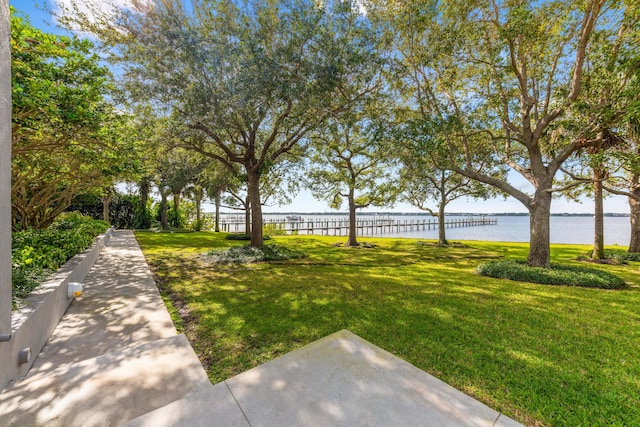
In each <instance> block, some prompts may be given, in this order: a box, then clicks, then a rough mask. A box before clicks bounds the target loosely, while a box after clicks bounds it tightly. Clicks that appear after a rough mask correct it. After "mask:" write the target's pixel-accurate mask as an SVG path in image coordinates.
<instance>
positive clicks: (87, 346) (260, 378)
mask: <svg viewBox="0 0 640 427" xmlns="http://www.w3.org/2000/svg"><path fill="white" fill-rule="evenodd" d="M84 287H85V292H84V293H83V295H82V296H81V297H79V298H78V299H77V300H76V301H74V302H73V303H72V304H71V306H70V307H69V310H68V311H67V313H66V314H65V315H64V316H63V318H62V320H61V321H60V323H59V325H58V327H57V329H56V330H55V331H54V334H53V336H52V337H51V339H50V340H49V343H48V344H47V345H46V346H45V348H44V349H43V351H42V352H41V354H40V356H39V358H38V360H37V361H36V363H35V364H34V366H33V368H32V369H31V371H30V372H29V374H28V375H27V376H26V377H25V378H24V379H22V380H20V381H17V382H16V383H14V384H13V385H11V386H9V387H7V388H6V389H5V390H3V391H2V393H1V394H0V424H1V425H3V426H5V425H7V426H117V425H126V426H130V427H133V426H154V427H156V426H254V427H255V426H364V425H366V426H385V427H386V426H418V425H420V426H516V425H520V424H518V423H516V422H515V421H513V420H511V419H510V418H507V417H505V416H503V415H501V414H499V413H498V412H496V411H494V410H492V409H490V408H489V407H487V406H485V405H483V404H481V403H480V402H478V401H476V400H474V399H472V398H471V397H469V396H467V395H465V394H463V393H461V392H459V391H457V390H455V389H453V388H452V387H450V386H448V385H447V384H445V383H443V382H441V381H439V380H437V379H436V378H434V377H433V376H431V375H428V374H427V373H425V372H423V371H421V370H419V369H418V368H416V367H414V366H412V365H410V364H408V363H406V362H404V361H402V360H400V359H398V358H397V357H395V356H393V355H391V354H390V353H388V352H386V351H384V350H382V349H380V348H378V347H376V346H374V345H373V344H371V343H369V342H367V341H364V340H363V339H361V338H360V337H358V336H356V335H354V334H352V333H350V332H349V331H339V332H337V333H335V334H332V335H330V336H328V337H325V338H323V339H321V340H318V341H316V342H314V343H311V344H309V345H307V346H305V347H303V348H301V349H298V350H296V351H293V352H291V353H289V354H287V355H285V356H283V357H280V358H278V359H275V360H273V361H271V362H269V363H266V364H264V365H262V366H258V367H256V368H254V369H251V370H249V371H247V372H244V373H242V374H240V375H237V376H235V377H233V378H230V379H228V380H226V381H223V382H221V383H218V384H216V385H212V384H211V383H210V382H209V380H208V378H207V376H206V373H205V372H204V369H203V368H202V366H201V365H200V363H199V361H198V358H197V357H196V355H195V353H194V351H193V349H192V348H191V346H190V345H189V343H188V341H187V340H186V338H185V337H184V336H183V335H178V334H177V332H176V330H175V328H174V326H173V324H172V322H171V319H170V317H169V314H168V313H167V311H166V309H165V307H164V304H163V302H162V300H161V298H160V295H159V293H158V290H157V288H156V286H155V283H154V281H153V278H152V276H151V273H150V271H149V268H148V266H147V264H146V262H145V260H144V257H143V255H142V252H141V251H140V249H139V247H138V244H137V242H136V240H135V238H134V236H133V233H131V232H130V231H118V232H116V233H114V235H113V236H112V238H111V240H110V242H109V244H108V246H107V247H106V248H105V250H104V253H103V254H102V256H101V258H100V259H99V260H98V262H97V263H96V264H95V266H94V268H93V269H92V271H91V273H90V275H89V276H88V277H87V279H86V280H85V283H84Z"/></svg>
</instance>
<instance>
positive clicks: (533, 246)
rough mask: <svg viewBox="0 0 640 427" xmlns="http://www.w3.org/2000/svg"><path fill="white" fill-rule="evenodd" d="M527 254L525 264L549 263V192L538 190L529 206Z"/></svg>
mask: <svg viewBox="0 0 640 427" xmlns="http://www.w3.org/2000/svg"><path fill="white" fill-rule="evenodd" d="M529 215H530V216H529V221H530V222H529V229H530V235H529V236H530V237H529V255H528V256H527V265H528V266H530V267H545V268H548V267H549V266H550V265H551V251H550V248H549V242H550V238H549V234H550V229H549V216H550V215H551V193H549V192H545V191H542V190H538V191H537V192H536V196H535V198H534V199H533V201H532V202H531V204H530V206H529Z"/></svg>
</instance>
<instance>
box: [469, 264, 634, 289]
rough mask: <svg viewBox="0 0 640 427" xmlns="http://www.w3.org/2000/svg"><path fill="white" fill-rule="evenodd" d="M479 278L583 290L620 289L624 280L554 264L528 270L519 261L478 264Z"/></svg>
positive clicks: (608, 274) (605, 273)
mask: <svg viewBox="0 0 640 427" xmlns="http://www.w3.org/2000/svg"><path fill="white" fill-rule="evenodd" d="M476 271H477V273H478V274H480V275H482V276H488V277H496V278H500V279H509V280H517V281H521V282H529V283H539V284H543V285H564V286H580V287H584V288H601V289H620V288H623V287H624V286H625V282H624V280H622V279H621V278H619V277H618V276H616V275H614V274H611V273H609V272H607V271H602V270H596V269H592V268H586V267H578V266H568V265H558V264H554V265H552V266H551V268H540V267H529V266H527V265H526V264H525V263H524V262H522V261H513V260H508V261H490V262H486V263H483V264H480V265H479V266H478V267H477V269H476Z"/></svg>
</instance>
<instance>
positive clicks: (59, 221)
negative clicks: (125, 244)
mask: <svg viewBox="0 0 640 427" xmlns="http://www.w3.org/2000/svg"><path fill="white" fill-rule="evenodd" d="M108 227H109V224H107V223H106V222H104V221H100V220H95V219H92V218H90V217H87V216H84V215H81V214H79V213H77V212H67V213H64V214H62V215H60V216H59V217H58V218H56V220H55V221H54V222H53V224H51V226H50V227H49V228H47V229H43V230H37V229H30V230H24V231H19V232H15V233H13V234H12V236H11V237H12V239H11V240H12V241H11V265H12V268H11V273H12V279H11V284H12V295H13V301H14V302H15V301H16V299H21V298H25V297H26V296H27V295H29V293H31V291H32V290H33V289H35V288H36V287H37V286H38V285H39V284H40V283H41V282H42V280H43V279H44V278H45V277H46V276H47V275H48V274H49V273H50V272H52V271H55V270H57V269H58V268H59V267H60V266H61V265H62V264H64V263H65V262H66V261H67V260H68V259H69V258H71V257H73V256H74V255H76V254H78V253H80V252H82V251H84V250H85V249H87V248H88V247H89V246H91V244H92V243H93V239H94V238H95V237H96V236H98V235H99V234H102V233H104V232H105V231H106V230H107V228H108Z"/></svg>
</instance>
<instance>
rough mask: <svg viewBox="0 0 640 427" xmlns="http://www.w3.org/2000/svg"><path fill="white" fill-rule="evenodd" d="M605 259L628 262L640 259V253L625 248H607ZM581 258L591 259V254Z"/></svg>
mask: <svg viewBox="0 0 640 427" xmlns="http://www.w3.org/2000/svg"><path fill="white" fill-rule="evenodd" d="M604 258H605V260H608V261H611V262H612V263H614V264H628V263H629V261H635V262H638V261H640V254H638V253H633V252H627V251H625V250H623V249H607V250H605V253H604ZM578 259H579V260H585V261H589V260H591V254H586V255H585V256H582V257H578Z"/></svg>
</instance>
